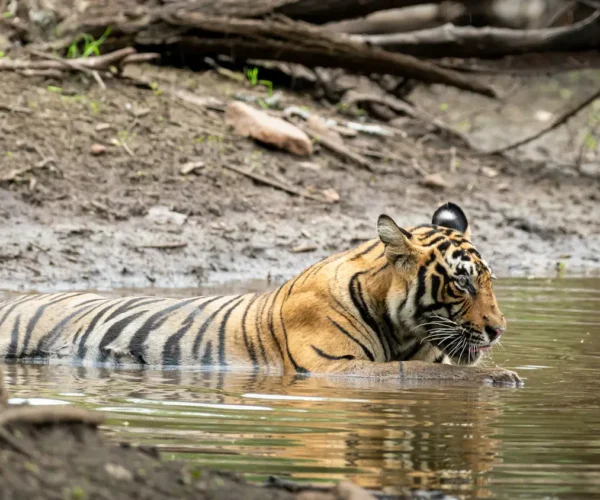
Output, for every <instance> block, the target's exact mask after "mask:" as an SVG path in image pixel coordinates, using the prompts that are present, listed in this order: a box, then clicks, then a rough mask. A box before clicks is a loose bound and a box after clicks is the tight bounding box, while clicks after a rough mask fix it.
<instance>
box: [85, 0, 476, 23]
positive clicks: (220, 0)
mask: <svg viewBox="0 0 600 500" xmlns="http://www.w3.org/2000/svg"><path fill="white" fill-rule="evenodd" d="M444 1H447V0H191V1H190V0H182V1H178V2H170V3H167V5H166V6H165V7H164V8H163V9H162V11H163V12H171V13H172V12H175V11H177V10H179V9H184V10H186V11H188V12H197V13H199V14H204V15H207V16H222V17H236V18H246V19H250V18H264V17H266V16H271V15H281V16H285V17H288V18H290V19H294V20H298V21H305V22H309V23H312V24H326V23H329V22H333V21H339V20H342V19H353V18H358V17H364V16H367V15H369V14H372V13H373V12H377V11H380V10H387V9H397V8H401V7H410V6H413V5H420V4H426V3H432V4H438V3H442V2H444ZM455 1H457V2H466V1H472V0H455ZM144 10H145V9H144V8H143V7H141V8H136V9H134V10H131V9H130V10H129V11H128V12H127V15H131V14H134V15H136V14H139V13H140V12H142V11H144ZM105 12H106V6H105V5H102V2H98V4H95V3H94V2H90V6H89V7H88V9H87V10H86V13H85V14H86V15H88V16H92V15H96V14H100V15H104V13H105Z"/></svg>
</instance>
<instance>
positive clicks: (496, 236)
mask: <svg viewBox="0 0 600 500" xmlns="http://www.w3.org/2000/svg"><path fill="white" fill-rule="evenodd" d="M133 71H134V72H135V74H136V75H137V76H142V77H144V78H145V79H147V80H149V81H152V82H155V83H154V85H153V90H147V89H141V88H137V87H135V86H132V85H130V84H126V83H123V82H120V81H115V80H110V81H107V85H108V88H107V89H106V90H105V91H103V90H101V89H100V88H99V87H98V86H97V85H96V83H95V82H94V81H93V80H89V81H86V80H85V79H84V76H82V75H74V76H73V77H72V78H70V79H69V80H66V81H55V80H52V79H42V78H29V79H24V77H21V76H18V75H15V74H12V73H10V72H0V88H1V89H2V92H1V95H0V179H4V180H1V181H0V231H1V234H2V244H1V245H0V289H8V290H19V289H27V290H31V289H33V290H40V291H42V290H57V289H72V288H78V289H81V288H86V289H109V288H117V287H150V286H156V287H198V286H204V285H207V284H208V285H211V284H217V283H224V282H237V281H247V280H267V279H272V280H273V281H275V282H278V281H282V280H284V279H287V278H290V277H291V276H293V275H294V274H295V273H297V272H299V271H300V270H301V269H302V268H304V267H305V266H306V265H309V264H311V263H313V262H315V261H317V260H319V259H321V258H323V257H325V256H327V255H329V254H330V253H332V252H335V251H338V250H342V249H346V248H348V247H350V246H352V245H355V244H358V243H359V242H361V241H363V240H366V239H369V238H373V237H375V235H376V233H375V221H376V218H377V216H378V215H379V214H380V213H388V214H390V215H392V216H393V217H394V218H395V219H396V220H397V221H398V222H399V223H400V224H402V225H405V226H408V225H411V224H414V223H426V222H429V221H430V218H431V214H432V213H433V211H434V210H435V208H436V207H437V205H438V204H440V203H442V202H444V201H447V200H451V201H454V202H457V203H459V204H461V205H462V206H463V208H464V209H465V211H466V212H467V215H468V216H469V217H470V219H471V222H472V226H473V235H474V236H473V239H474V242H475V243H476V245H478V247H479V248H480V250H481V251H482V252H483V254H484V256H485V257H486V259H487V260H488V261H490V263H491V264H492V266H493V267H494V268H495V271H496V274H498V275H500V276H529V275H536V276H540V275H541V276H552V275H555V274H556V273H557V270H561V272H566V273H567V274H578V275H591V274H594V275H597V274H598V272H599V269H600V256H599V255H598V253H597V250H598V248H600V217H599V208H598V207H599V203H598V202H599V200H600V190H599V189H598V187H599V185H600V181H599V179H598V176H597V174H595V173H594V171H593V168H592V171H591V173H590V171H589V170H588V171H585V172H583V171H579V170H577V169H573V168H568V167H566V166H565V167H563V166H562V164H561V162H560V161H558V160H556V161H551V160H548V158H551V157H552V155H553V154H554V153H553V151H552V148H553V147H554V148H555V149H556V148H559V149H562V150H563V151H564V150H569V149H570V150H572V151H569V153H572V154H570V156H571V157H572V156H576V155H577V153H578V149H577V148H579V142H577V141H575V143H574V142H573V141H572V142H570V143H569V142H568V141H567V142H564V141H563V142H560V140H558V139H557V136H556V135H549V136H548V138H546V139H545V140H546V143H545V145H544V144H542V145H540V141H538V142H537V143H535V144H533V145H532V146H531V147H532V148H534V149H533V150H530V151H529V160H527V161H525V159H523V155H521V156H520V157H518V156H517V157H513V158H512V159H506V158H502V157H491V156H486V155H481V154H477V153H474V152H472V151H470V150H468V149H466V148H464V147H462V146H460V145H459V144H453V143H452V142H447V141H446V140H445V139H442V138H440V137H439V136H438V135H436V134H433V133H432V132H431V130H428V129H427V128H426V127H424V126H422V125H419V124H418V123H416V122H415V120H402V119H400V120H399V121H396V122H395V127H396V128H395V135H394V136H393V137H372V136H366V135H364V134H360V135H359V137H357V138H354V139H349V140H348V142H349V143H350V144H352V146H353V147H354V148H355V149H357V150H360V151H363V152H365V153H366V154H369V155H370V157H371V158H372V161H373V164H374V165H375V166H376V171H375V172H368V171H366V170H363V169H361V168H359V167H357V166H356V165H353V164H351V163H348V162H347V161H345V160H342V159H339V158H336V157H335V156H333V155H332V154H331V153H329V152H328V151H327V150H325V149H323V148H322V147H319V145H318V144H317V145H316V147H315V153H314V154H313V156H312V157H311V158H309V159H300V158H297V157H294V156H291V155H290V154H287V153H283V152H279V151H274V150H271V149H268V148H265V147H264V146H263V145H260V144H257V143H254V142H252V141H251V140H249V139H244V138H240V137H237V136H235V134H234V132H233V131H232V130H230V129H229V128H227V126H226V125H225V120H224V114H223V113H222V112H220V111H216V110H212V109H208V110H207V109H204V110H199V109H195V108H194V107H193V106H190V105H182V104H180V103H179V102H178V101H176V100H174V99H173V97H172V93H171V90H172V89H173V88H175V87H176V88H183V89H186V90H188V91H192V92H194V93H195V94H196V95H198V96H201V97H206V96H213V97H217V98H219V99H220V100H222V101H223V102H225V103H228V102H231V101H232V100H233V98H234V96H235V95H236V94H243V95H245V96H253V95H254V96H256V95H262V96H263V97H264V94H263V93H261V92H260V91H259V90H257V89H256V88H250V87H249V86H248V85H243V84H242V83H237V82H235V81H232V80H230V79H228V78H225V77H223V76H221V75H219V74H217V73H216V72H214V71H207V72H192V71H190V70H186V69H173V68H166V67H156V66H149V65H148V66H144V67H142V68H141V69H139V68H136V69H134V70H133ZM597 76H598V75H596V77H597ZM565 78H566V77H565ZM553 81H555V80H553ZM590 81H591V80H590ZM593 81H595V80H593ZM540 82H541V83H540ZM548 82H549V79H548V78H545V79H544V78H540V79H539V81H538V86H539V85H542V84H543V85H545V87H544V88H545V93H544V92H542V93H538V91H537V90H535V88H534V89H533V90H532V91H530V94H523V93H522V94H521V95H520V99H521V101H523V103H519V102H518V98H517V100H516V101H513V102H512V104H511V102H493V101H490V100H487V99H485V98H481V97H476V96H470V95H467V94H465V93H456V92H453V91H448V90H443V89H440V88H438V87H437V86H434V87H424V86H420V87H418V88H417V90H416V91H415V92H414V98H415V100H418V102H420V103H421V105H422V106H424V107H427V108H428V109H429V110H430V111H431V112H434V113H436V114H437V115H439V116H441V117H442V118H445V119H448V120H449V121H451V122H454V123H455V124H458V125H460V126H461V127H463V128H465V129H466V131H467V132H468V133H469V134H470V136H471V137H472V138H474V140H475V141H476V142H477V143H478V144H483V145H485V146H486V147H494V146H498V145H501V144H503V143H506V142H509V141H512V140H515V139H517V138H519V137H521V136H522V134H524V133H528V132H527V131H528V130H530V129H532V128H535V127H538V128H539V127H540V123H539V121H538V122H536V120H534V119H532V116H533V114H534V111H535V109H534V107H532V108H529V109H528V108H526V105H527V103H528V102H530V101H531V99H532V98H531V95H532V93H533V94H534V95H536V96H537V95H538V94H539V95H540V98H544V99H545V100H546V102H549V103H550V107H551V106H553V105H554V104H553V103H554V102H555V101H556V102H557V103H558V104H557V106H558V105H562V104H563V103H562V102H560V98H558V97H557V96H558V95H559V94H560V91H561V89H562V88H563V86H564V85H563V84H564V82H563V83H561V82H559V83H558V84H557V85H558V86H556V85H555V86H554V87H552V88H548V86H549V83H548ZM588 84H589V82H588ZM498 85H499V87H501V88H503V89H504V90H505V91H506V92H504V93H505V94H507V95H508V94H509V90H510V88H511V84H510V83H503V82H498ZM502 86H504V87H502ZM277 90H278V91H279V92H280V93H281V105H282V106H283V107H285V106H290V105H297V106H304V107H306V108H308V109H310V111H311V112H315V113H318V114H320V115H321V116H324V117H327V118H335V119H337V120H342V121H343V120H348V119H354V120H358V119H362V117H360V116H358V117H350V118H348V117H347V116H343V115H342V114H341V113H340V110H339V108H337V107H336V106H333V105H331V104H327V103H326V102H323V101H319V100H315V99H314V98H312V97H311V96H309V95H306V94H303V93H300V92H293V91H290V90H286V89H277ZM580 90H581V89H580ZM585 90H586V89H585V88H583V90H581V92H585ZM577 92H579V90H577V89H576V91H575V92H572V93H574V94H577ZM528 95H529V97H528ZM560 95H563V94H560ZM553 96H554V97H553ZM411 97H412V96H411ZM563 97H564V96H563ZM557 106H555V107H557ZM11 108H14V109H12V110H11ZM448 108H449V109H448ZM597 108H598V107H595V108H594V109H597ZM490 109H495V110H509V111H510V110H512V111H514V112H520V115H521V118H522V119H523V120H525V119H528V120H529V121H528V122H527V123H525V122H523V124H522V125H515V120H516V119H515V117H514V116H511V117H508V118H506V117H505V118H506V119H505V121H504V122H502V119H497V120H496V121H495V122H492V121H490V119H489V116H490V113H488V114H487V115H486V116H488V118H485V117H481V116H479V115H478V112H481V113H479V114H482V113H483V112H484V111H486V110H488V111H489V110H490ZM515 110H516V111H515ZM551 111H555V110H551ZM483 114H485V113H483ZM497 114H500V113H497ZM513 114H514V113H513ZM466 115H468V116H469V117H470V118H469V120H468V121H466V120H465V116H466ZM586 116H587V115H586ZM542 119H543V116H542ZM507 120H508V121H507ZM511 120H512V121H511ZM466 122H467V123H466ZM465 123H466V124H465ZM577 123H578V122H575V125H571V129H570V130H572V128H573V127H575V128H576V130H575V132H574V133H575V136H576V137H579V138H581V134H582V132H585V126H584V125H585V123H584V124H583V125H581V123H580V124H579V125H577ZM577 127H579V128H577ZM503 131H504V132H503ZM578 140H579V139H578ZM94 144H101V145H103V146H105V147H106V151H105V153H104V154H101V155H97V156H96V155H93V154H92V152H91V148H92V146H93V145H94ZM544 147H545V148H546V149H545V150H544V149H543V148H544ZM596 149H597V148H596ZM540 151H542V152H543V151H545V156H544V155H542V157H541V159H540ZM548 151H550V153H548ZM526 152H527V151H526ZM532 152H533V153H536V152H537V153H538V157H537V158H536V157H535V154H533V153H532ZM592 153H594V152H591V153H590V154H592ZM596 153H597V151H596ZM374 157H377V158H374ZM544 158H546V159H544ZM594 158H596V160H594ZM592 160H594V161H598V160H597V156H596V157H594V156H593V154H592ZM190 161H202V162H203V167H202V168H200V169H199V170H197V171H195V172H192V173H190V174H187V175H182V174H181V173H180V169H181V167H182V165H184V164H185V163H187V162H190ZM223 165H234V166H237V167H240V168H243V169H246V170H252V171H253V172H256V173H260V174H264V175H268V176H270V177H271V178H275V179H279V180H283V181H284V182H286V183H288V184H291V185H293V186H295V187H296V188H300V189H305V190H306V191H308V192H312V193H315V194H318V195H320V194H321V193H322V192H323V191H324V190H326V189H333V190H335V192H336V193H338V194H339V197H340V200H339V202H337V203H332V204H328V203H320V202H317V201H313V200H310V199H306V198H302V197H298V196H294V195H290V194H288V193H285V192H282V191H280V190H277V189H274V188H272V187H269V186H265V185H261V184H259V183H256V182H255V181H253V180H251V179H249V178H247V177H245V176H243V175H240V174H239V173H236V172H233V171H231V170H227V169H225V168H223ZM593 165H594V163H593V162H592V167H593ZM419 170H421V171H423V170H425V171H427V172H428V173H441V174H442V175H443V176H444V178H445V179H446V182H447V184H448V185H447V186H446V187H445V188H444V189H432V188H430V187H426V186H424V185H423V182H422V176H421V174H420V173H419ZM454 170H455V171H454ZM165 211H166V212H165ZM173 212H175V214H174V213H173ZM178 214H179V215H178ZM157 247H158V248H157ZM167 247H169V248H167Z"/></svg>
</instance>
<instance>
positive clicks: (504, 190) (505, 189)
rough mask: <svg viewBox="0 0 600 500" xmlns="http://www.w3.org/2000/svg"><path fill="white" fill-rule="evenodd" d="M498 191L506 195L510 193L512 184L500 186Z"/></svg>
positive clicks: (505, 183)
mask: <svg viewBox="0 0 600 500" xmlns="http://www.w3.org/2000/svg"><path fill="white" fill-rule="evenodd" d="M498 191H500V192H501V193H506V192H507V191H510V184H508V183H507V182H503V183H501V184H498Z"/></svg>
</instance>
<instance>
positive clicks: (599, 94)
mask: <svg viewBox="0 0 600 500" xmlns="http://www.w3.org/2000/svg"><path fill="white" fill-rule="evenodd" d="M598 98H600V90H597V91H596V92H594V93H593V94H591V95H590V96H588V97H586V98H585V99H583V100H581V101H579V102H578V103H577V104H576V105H575V106H573V107H572V108H569V109H567V110H566V111H564V112H563V113H561V114H560V115H559V116H557V117H556V118H555V119H554V120H552V121H551V122H550V123H549V124H548V125H546V126H545V127H544V128H542V129H541V130H540V131H538V132H536V133H535V134H533V135H530V136H529V137H525V138H524V139H521V140H519V141H516V142H513V143H512V144H509V145H507V146H503V147H501V148H498V149H494V150H492V151H489V152H488V153H489V154H501V153H506V152H507V151H511V150H513V149H516V148H518V147H520V146H523V145H525V144H528V143H530V142H532V141H535V140H536V139H539V138H540V137H542V136H543V135H545V134H547V133H548V132H551V131H552V130H554V129H555V128H558V127H560V126H561V125H562V124H563V123H566V122H567V121H568V120H569V119H570V118H571V117H573V116H575V115H576V114H577V113H579V112H580V111H581V110H582V109H583V108H585V107H587V106H588V105H590V104H591V103H592V102H594V101H595V100H596V99H598Z"/></svg>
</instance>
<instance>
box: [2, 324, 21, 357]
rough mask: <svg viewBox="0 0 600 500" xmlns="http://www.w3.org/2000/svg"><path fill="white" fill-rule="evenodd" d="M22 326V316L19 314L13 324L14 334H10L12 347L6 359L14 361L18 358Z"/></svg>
mask: <svg viewBox="0 0 600 500" xmlns="http://www.w3.org/2000/svg"><path fill="white" fill-rule="evenodd" d="M20 324H21V315H20V314H18V315H17V318H16V319H15V322H14V323H13V327H12V332H11V334H10V345H9V346H8V351H6V356H5V358H6V359H14V358H16V357H17V343H18V342H19V325H20Z"/></svg>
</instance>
